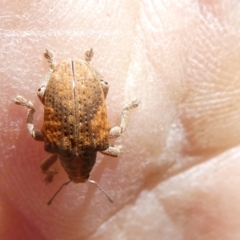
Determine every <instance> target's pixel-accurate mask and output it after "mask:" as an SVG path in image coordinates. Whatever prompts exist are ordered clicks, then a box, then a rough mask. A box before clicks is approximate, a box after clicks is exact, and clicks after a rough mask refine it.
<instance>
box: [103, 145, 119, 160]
mask: <svg viewBox="0 0 240 240" xmlns="http://www.w3.org/2000/svg"><path fill="white" fill-rule="evenodd" d="M121 148H122V147H121V146H109V147H108V149H106V150H104V151H101V153H102V154H105V155H108V156H111V157H118V156H119V155H120V154H121Z"/></svg>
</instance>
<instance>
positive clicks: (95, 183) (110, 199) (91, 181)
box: [88, 179, 113, 203]
mask: <svg viewBox="0 0 240 240" xmlns="http://www.w3.org/2000/svg"><path fill="white" fill-rule="evenodd" d="M88 181H89V182H90V183H92V184H94V185H96V186H97V187H98V189H100V190H101V191H102V192H103V193H104V194H105V196H106V197H107V198H108V200H109V201H110V202H111V203H113V199H112V198H111V197H110V196H108V194H107V193H106V192H105V191H104V190H103V189H102V188H101V187H100V186H99V185H98V183H97V182H95V181H94V180H90V179H88Z"/></svg>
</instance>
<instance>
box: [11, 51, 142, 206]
mask: <svg viewBox="0 0 240 240" xmlns="http://www.w3.org/2000/svg"><path fill="white" fill-rule="evenodd" d="M44 56H45V58H46V59H47V60H48V62H49V66H50V69H49V72H48V73H47V74H46V76H45V77H44V79H43V82H42V84H41V87H40V88H39V89H38V92H37V94H38V97H39V99H40V101H41V102H42V104H43V105H44V122H43V127H42V129H41V131H40V130H38V129H35V127H34V123H33V115H34V113H35V109H34V108H33V104H32V102H31V101H28V100H26V99H25V98H24V97H22V96H17V97H16V98H15V99H13V100H14V102H15V103H16V104H18V105H21V106H25V107H27V108H28V115H27V128H28V131H29V133H30V134H31V136H32V137H33V138H34V139H35V140H37V141H43V142H44V148H45V150H46V151H47V152H49V153H51V155H49V156H48V157H47V158H46V159H45V160H44V161H43V163H42V164H41V166H40V167H41V170H42V172H43V173H44V174H46V177H45V179H44V180H45V182H46V183H50V182H52V181H53V178H54V176H55V175H56V174H57V173H58V171H59V170H58V169H53V168H51V166H52V165H53V164H54V163H55V162H56V161H57V159H59V160H60V162H61V165H62V167H63V168H64V169H65V171H66V173H67V174H68V177H69V181H68V182H66V183H64V184H62V186H61V187H60V188H59V190H58V191H57V192H56V193H55V194H54V196H53V197H52V198H51V199H50V201H49V202H48V205H50V204H51V202H52V200H53V199H54V198H55V196H56V195H57V194H58V192H59V191H60V190H61V189H62V188H63V187H64V186H65V185H67V184H68V183H70V182H74V183H84V182H86V181H89V182H90V183H93V184H95V185H96V186H97V187H98V188H99V189H100V190H101V191H102V192H103V193H104V194H105V195H106V196H107V197H108V199H109V200H110V201H111V202H113V200H112V199H111V198H110V197H109V196H108V195H107V194H106V192H105V191H104V190H103V189H102V188H101V187H100V186H99V185H98V184H97V183H96V182H95V181H93V180H90V179H89V176H90V172H91V170H92V168H93V166H94V164H95V162H96V156H97V152H98V151H100V152H101V153H103V154H106V155H109V156H112V157H118V156H119V155H120V152H121V149H120V147H119V146H112V145H110V144H109V139H110V138H116V137H119V136H120V135H121V133H122V132H124V131H125V129H126V127H127V122H128V113H129V110H130V109H132V108H135V107H137V106H138V104H139V102H138V101H136V100H135V101H132V102H131V103H129V104H127V105H126V106H125V107H124V109H123V111H122V117H121V124H120V126H116V127H113V128H110V126H109V122H108V117H107V110H106V102H105V99H106V96H107V93H108V88H109V86H108V83H107V82H106V81H104V79H103V77H102V76H101V74H100V73H98V72H97V71H96V70H95V69H94V68H92V67H91V65H90V61H91V59H92V57H93V50H92V49H90V50H87V51H86V52H85V61H84V60H77V59H76V60H66V61H63V62H61V63H59V64H56V63H55V62H54V60H53V53H52V52H51V51H49V50H46V52H45V54H44Z"/></svg>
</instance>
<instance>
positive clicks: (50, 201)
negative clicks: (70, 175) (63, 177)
mask: <svg viewBox="0 0 240 240" xmlns="http://www.w3.org/2000/svg"><path fill="white" fill-rule="evenodd" d="M71 181H72V180H70V181H68V182H65V183H63V184H62V186H61V187H60V188H59V189H58V190H57V191H56V192H55V193H54V195H53V196H52V198H51V199H50V200H49V201H48V202H47V205H50V204H51V203H52V201H53V199H54V198H55V197H56V196H57V194H58V193H59V192H60V191H61V190H62V188H63V187H64V186H66V185H68V184H69V183H70V182H71Z"/></svg>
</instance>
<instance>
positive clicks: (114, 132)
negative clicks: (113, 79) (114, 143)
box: [109, 100, 139, 138]
mask: <svg viewBox="0 0 240 240" xmlns="http://www.w3.org/2000/svg"><path fill="white" fill-rule="evenodd" d="M138 104H139V101H138V100H134V101H132V102H131V103H129V104H127V105H126V106H125V107H124V108H123V111H122V117H121V124H120V126H116V127H113V128H111V129H110V131H109V137H110V138H117V137H119V136H120V135H121V134H122V133H123V132H124V131H125V130H126V128H127V124H128V114H129V110H131V109H133V108H135V107H137V106H138Z"/></svg>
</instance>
